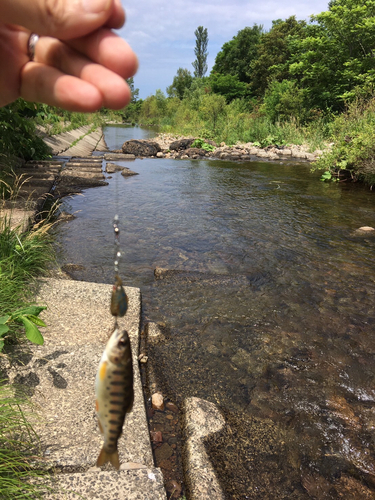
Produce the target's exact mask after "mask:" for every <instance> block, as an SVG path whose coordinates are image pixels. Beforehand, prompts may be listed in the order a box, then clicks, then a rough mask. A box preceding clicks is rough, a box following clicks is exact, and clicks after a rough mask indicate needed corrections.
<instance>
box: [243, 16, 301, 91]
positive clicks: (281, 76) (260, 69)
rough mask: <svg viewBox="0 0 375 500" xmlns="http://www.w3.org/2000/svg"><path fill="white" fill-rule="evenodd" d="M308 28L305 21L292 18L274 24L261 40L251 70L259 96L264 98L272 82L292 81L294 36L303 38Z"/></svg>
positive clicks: (253, 85)
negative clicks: (290, 69) (291, 58)
mask: <svg viewBox="0 0 375 500" xmlns="http://www.w3.org/2000/svg"><path fill="white" fill-rule="evenodd" d="M305 27H306V22H305V21H297V20H296V18H295V16H291V17H289V18H288V19H286V20H285V21H282V20H281V19H278V20H277V21H273V22H272V28H271V30H270V31H268V32H267V33H264V34H263V35H262V37H261V39H260V42H259V46H258V54H257V57H256V58H255V59H254V60H253V61H252V63H251V68H250V71H249V72H250V75H251V87H252V89H253V91H254V93H255V94H256V95H258V96H261V97H262V96H263V95H264V93H265V91H266V89H267V87H268V84H269V83H270V82H271V81H272V80H277V81H278V82H281V81H282V80H285V79H290V73H289V63H290V61H289V60H290V56H291V52H290V46H289V40H290V37H292V36H297V37H301V36H303V32H304V30H305Z"/></svg>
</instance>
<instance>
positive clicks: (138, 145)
mask: <svg viewBox="0 0 375 500" xmlns="http://www.w3.org/2000/svg"><path fill="white" fill-rule="evenodd" d="M159 151H161V148H160V146H159V144H158V143H157V142H153V141H145V140H136V139H132V140H130V141H126V142H124V144H123V145H122V152H123V153H125V154H133V155H135V156H156V154H157V153H159Z"/></svg>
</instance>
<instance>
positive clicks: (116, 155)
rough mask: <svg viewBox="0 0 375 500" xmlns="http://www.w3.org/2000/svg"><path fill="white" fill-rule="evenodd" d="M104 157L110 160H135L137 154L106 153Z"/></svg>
mask: <svg viewBox="0 0 375 500" xmlns="http://www.w3.org/2000/svg"><path fill="white" fill-rule="evenodd" d="M104 159H105V160H108V161H127V160H135V155H131V154H125V153H106V154H105V155H104Z"/></svg>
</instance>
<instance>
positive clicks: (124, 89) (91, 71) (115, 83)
mask: <svg viewBox="0 0 375 500" xmlns="http://www.w3.org/2000/svg"><path fill="white" fill-rule="evenodd" d="M34 60H35V62H39V63H42V64H45V65H47V66H51V67H55V68H56V69H59V70H60V71H61V72H62V73H66V74H69V75H72V76H76V77H78V78H81V79H82V80H84V81H86V82H88V83H91V84H92V85H94V86H95V87H96V88H97V89H98V90H99V91H100V92H101V94H102V96H103V105H104V106H106V107H108V108H111V109H121V108H123V107H125V106H126V105H127V104H128V103H129V102H130V99H131V93H130V89H129V86H128V85H127V83H126V82H125V80H124V79H123V78H121V77H120V76H119V75H117V74H116V73H113V72H112V71H110V70H109V69H107V68H104V67H103V66H100V65H99V64H95V63H93V62H92V61H91V60H89V59H87V58H86V57H84V56H83V55H82V54H80V53H79V52H77V51H75V50H74V49H72V48H70V47H68V46H67V45H66V44H64V43H62V42H60V41H58V40H56V39H54V38H50V37H41V38H40V39H39V42H38V44H37V46H36V49H35V59H34Z"/></svg>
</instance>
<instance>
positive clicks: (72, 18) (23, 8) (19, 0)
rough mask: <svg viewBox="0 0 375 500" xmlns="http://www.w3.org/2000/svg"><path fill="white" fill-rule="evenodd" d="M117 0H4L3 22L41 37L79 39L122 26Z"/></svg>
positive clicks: (0, 16)
mask: <svg viewBox="0 0 375 500" xmlns="http://www.w3.org/2000/svg"><path fill="white" fill-rule="evenodd" d="M121 10H122V8H121V9H120V8H119V6H118V3H115V0H32V1H31V0H1V1H0V19H1V20H2V22H4V23H11V24H18V25H21V26H24V27H25V28H28V29H29V30H30V31H33V32H35V33H38V34H40V35H51V36H55V37H56V38H60V39H63V40H68V39H71V38H78V37H81V36H84V35H87V34H88V33H90V32H92V31H94V30H96V29H98V28H99V27H100V26H103V25H105V24H106V23H108V22H109V23H110V25H112V24H115V25H116V24H119V23H120V22H121V18H123V17H124V13H123V12H122V13H121Z"/></svg>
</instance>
